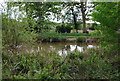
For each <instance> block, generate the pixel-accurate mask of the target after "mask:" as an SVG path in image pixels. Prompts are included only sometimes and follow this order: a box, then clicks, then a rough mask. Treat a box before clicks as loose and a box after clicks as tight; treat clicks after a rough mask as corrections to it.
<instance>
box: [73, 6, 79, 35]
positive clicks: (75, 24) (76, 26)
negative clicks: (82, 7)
mask: <svg viewBox="0 0 120 81" xmlns="http://www.w3.org/2000/svg"><path fill="white" fill-rule="evenodd" d="M71 10H72V15H73V20H74V28H75V29H76V33H78V25H77V19H76V15H75V13H74V9H73V7H72V8H71Z"/></svg>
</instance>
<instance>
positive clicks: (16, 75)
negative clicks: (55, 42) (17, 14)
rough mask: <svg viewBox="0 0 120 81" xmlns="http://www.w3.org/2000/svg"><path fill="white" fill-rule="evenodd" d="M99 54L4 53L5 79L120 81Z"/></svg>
mask: <svg viewBox="0 0 120 81" xmlns="http://www.w3.org/2000/svg"><path fill="white" fill-rule="evenodd" d="M101 53H102V52H101V51H100V50H89V52H87V53H80V52H71V53H69V54H68V55H67V56H66V57H61V56H59V55H58V54H56V53H54V52H51V53H50V54H47V55H46V54H40V53H33V54H19V53H14V54H11V55H8V54H7V53H5V52H3V79H6V78H7V79H119V75H120V74H119V73H118V69H116V68H114V66H113V65H112V63H111V62H112V61H110V59H108V58H107V57H105V56H104V55H101Z"/></svg>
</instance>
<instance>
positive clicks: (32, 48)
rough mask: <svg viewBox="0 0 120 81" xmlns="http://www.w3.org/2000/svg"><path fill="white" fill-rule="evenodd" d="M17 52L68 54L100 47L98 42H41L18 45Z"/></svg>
mask: <svg viewBox="0 0 120 81" xmlns="http://www.w3.org/2000/svg"><path fill="white" fill-rule="evenodd" d="M16 48H17V52H22V53H43V54H49V53H50V52H56V53H58V54H59V55H60V56H66V55H67V54H68V52H72V51H79V52H84V51H86V50H87V49H91V48H98V45H97V44H81V43H39V44H29V45H28V44H24V45H18V46H16Z"/></svg>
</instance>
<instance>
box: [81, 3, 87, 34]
mask: <svg viewBox="0 0 120 81" xmlns="http://www.w3.org/2000/svg"><path fill="white" fill-rule="evenodd" d="M81 12H82V20H83V33H88V31H87V29H86V22H85V20H86V16H85V5H84V2H81Z"/></svg>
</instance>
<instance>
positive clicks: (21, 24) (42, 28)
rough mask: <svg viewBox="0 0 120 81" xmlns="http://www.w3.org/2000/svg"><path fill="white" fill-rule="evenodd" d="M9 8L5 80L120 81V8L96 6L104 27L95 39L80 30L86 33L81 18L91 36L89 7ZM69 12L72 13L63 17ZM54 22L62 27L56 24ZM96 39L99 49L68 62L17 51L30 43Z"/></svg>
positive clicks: (54, 56)
mask: <svg viewBox="0 0 120 81" xmlns="http://www.w3.org/2000/svg"><path fill="white" fill-rule="evenodd" d="M6 5H7V8H5V9H6V12H3V13H2V35H3V36H2V48H3V52H2V61H3V65H2V67H3V74H2V76H3V79H44V80H45V79H116V80H119V77H120V73H119V71H120V70H119V68H120V65H119V62H120V56H119V52H120V48H119V45H120V42H119V41H120V39H119V37H118V36H119V35H120V34H119V33H117V32H116V31H117V30H118V29H120V23H119V22H120V16H119V14H120V2H113V3H108V2H103V3H93V5H94V6H95V8H94V9H93V10H92V18H93V20H94V21H98V22H100V24H99V25H96V26H95V29H97V30H93V31H92V30H91V31H92V32H90V33H89V34H86V33H80V32H78V29H79V28H82V27H78V26H81V20H80V21H79V19H78V18H79V17H80V16H82V20H83V23H82V24H83V27H84V28H83V30H84V31H85V32H86V31H87V30H86V23H85V21H86V16H87V14H85V12H86V7H87V5H86V3H84V2H81V3H67V2H62V3H61V2H49V3H47V2H46V3H45V2H27V3H26V2H13V3H12V2H8V3H6ZM15 8H17V9H18V11H17V10H16V9H15ZM88 8H89V7H88ZM65 9H66V13H64V14H63V12H62V11H64V10H65ZM18 12H19V14H18ZM12 13H13V14H14V16H15V17H13V16H12ZM51 15H52V16H51ZM52 19H57V20H61V21H62V22H61V23H55V22H53V21H52ZM66 22H67V23H66ZM68 23H70V24H68ZM79 24H80V25H79ZM72 29H76V33H71V32H70V31H71V30H72ZM72 38H73V39H72ZM71 39H72V40H71ZM91 39H93V40H94V39H95V40H96V39H98V40H97V42H99V48H96V49H88V50H87V51H84V52H78V51H69V53H68V54H67V55H66V56H60V55H59V54H57V53H56V52H52V51H50V52H49V53H42V52H34V53H27V52H26V53H22V52H18V51H17V49H20V45H21V46H22V45H23V44H28V43H32V45H35V43H37V44H39V42H45V43H47V42H51V43H55V42H61V43H62V42H72V43H75V42H79V44H80V42H83V43H84V44H86V40H87V41H88V40H91ZM99 39H100V40H99ZM68 40H69V41H68ZM91 41H92V40H91ZM29 47H30V46H29ZM76 48H77V47H76ZM62 50H64V49H62ZM21 51H22V50H21Z"/></svg>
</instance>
